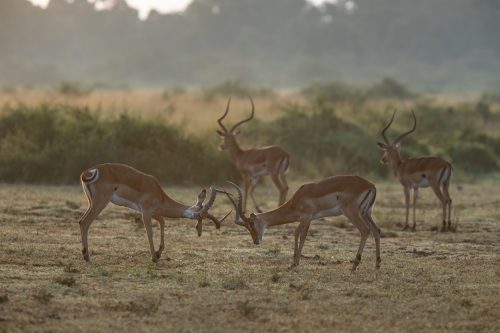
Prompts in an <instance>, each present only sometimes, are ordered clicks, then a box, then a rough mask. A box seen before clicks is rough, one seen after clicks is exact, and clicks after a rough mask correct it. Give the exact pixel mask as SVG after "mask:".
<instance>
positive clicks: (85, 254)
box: [82, 249, 90, 262]
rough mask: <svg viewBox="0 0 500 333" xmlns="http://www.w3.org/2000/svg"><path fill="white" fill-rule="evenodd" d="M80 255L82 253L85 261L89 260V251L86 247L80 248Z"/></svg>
mask: <svg viewBox="0 0 500 333" xmlns="http://www.w3.org/2000/svg"><path fill="white" fill-rule="evenodd" d="M82 255H83V260H85V261H86V262H89V261H90V257H89V253H88V251H87V249H82Z"/></svg>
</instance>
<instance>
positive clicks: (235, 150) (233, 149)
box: [226, 135, 243, 161]
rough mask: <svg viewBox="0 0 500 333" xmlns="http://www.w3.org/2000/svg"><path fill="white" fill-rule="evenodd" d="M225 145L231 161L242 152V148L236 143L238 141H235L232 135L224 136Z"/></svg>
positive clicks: (236, 158)
mask: <svg viewBox="0 0 500 333" xmlns="http://www.w3.org/2000/svg"><path fill="white" fill-rule="evenodd" d="M226 145H227V151H228V152H229V155H230V156H231V159H232V160H233V161H236V160H238V157H239V156H240V155H241V153H243V150H242V149H241V148H240V146H239V145H238V142H236V138H235V137H234V136H232V135H231V136H228V137H226Z"/></svg>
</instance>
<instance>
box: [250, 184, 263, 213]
mask: <svg viewBox="0 0 500 333" xmlns="http://www.w3.org/2000/svg"><path fill="white" fill-rule="evenodd" d="M259 180H260V177H252V178H250V188H249V190H248V192H249V193H250V197H251V198H252V202H253V205H254V206H255V210H257V212H258V213H262V210H261V209H260V208H259V205H257V200H255V197H254V195H253V190H255V186H257V184H258V183H259Z"/></svg>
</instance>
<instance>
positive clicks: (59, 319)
mask: <svg viewBox="0 0 500 333" xmlns="http://www.w3.org/2000/svg"><path fill="white" fill-rule="evenodd" d="M298 185H299V184H293V186H292V190H294V189H296V188H297V187H298ZM499 185H500V181H495V182H484V183H477V184H460V188H458V187H456V186H455V185H454V186H453V188H452V191H451V194H452V197H453V199H454V212H453V222H454V224H456V225H457V232H451V233H440V232H439V231H438V227H439V226H440V216H441V208H440V206H439V205H438V200H437V198H435V197H434V195H433V193H432V192H431V191H430V190H423V191H421V195H420V199H419V203H418V207H419V208H418V211H417V218H418V221H417V231H416V232H406V231H404V232H403V231H401V227H402V222H403V219H404V204H403V203H404V200H403V193H402V188H401V187H400V186H399V185H398V184H396V182H395V181H391V182H386V183H380V184H378V185H377V193H378V198H377V202H376V204H375V211H374V214H373V215H374V218H375V221H376V222H377V223H378V224H379V226H380V227H381V228H382V232H383V238H382V241H381V249H382V267H381V268H380V270H375V253H374V252H375V250H374V244H373V238H370V239H369V240H368V242H367V246H366V248H365V252H364V254H363V260H362V262H361V264H360V266H359V267H358V271H356V272H355V273H351V271H350V268H351V263H350V261H351V260H352V259H353V258H354V256H355V252H356V249H357V246H358V243H359V233H358V231H357V230H356V229H354V228H353V227H352V225H351V224H350V223H349V222H348V221H347V220H346V219H345V218H343V217H337V218H327V219H326V220H323V221H315V222H313V224H312V226H311V228H310V230H309V235H308V237H307V239H306V243H305V247H304V251H303V255H304V257H303V258H302V261H301V264H300V266H299V267H297V268H294V269H289V266H290V264H291V262H292V253H293V230H294V228H295V226H296V225H297V224H289V225H284V226H279V227H276V228H272V229H269V230H268V231H267V233H266V235H265V236H264V239H263V243H262V244H261V245H259V246H256V245H254V244H253V243H252V241H251V237H250V235H249V234H248V232H247V231H246V229H244V228H242V227H239V226H237V225H235V224H234V223H232V220H230V221H227V222H226V223H225V225H223V227H222V228H221V229H219V230H216V229H215V228H214V226H213V225H212V224H211V222H208V221H207V222H205V224H204V231H203V235H202V237H198V236H197V234H196V230H195V224H196V223H195V221H192V220H186V219H183V220H170V221H168V222H167V227H166V249H165V251H164V254H163V257H162V258H161V259H160V261H159V263H157V264H153V263H152V262H151V259H150V254H149V247H148V244H147V239H146V233H145V230H144V227H143V226H142V224H141V221H140V220H138V219H136V214H134V213H133V212H132V211H130V210H127V209H125V208H121V207H116V206H114V207H111V205H110V206H108V208H107V209H105V210H104V212H103V213H102V214H101V216H100V217H99V219H98V220H97V221H95V222H94V224H93V225H92V227H91V228H90V233H89V247H90V253H91V262H90V263H86V262H85V261H84V260H83V259H82V256H81V252H80V251H81V240H80V231H79V227H78V219H79V218H80V216H81V215H82V214H83V212H84V211H85V209H86V205H87V203H86V199H85V197H84V195H83V193H82V190H81V188H80V187H78V186H67V187H63V186H59V187H56V186H53V187H51V186H28V185H1V186H0V332H98V331H115V332H236V331H241V332H285V331H287V332H288V331H296V332H320V331H325V332H331V331H358V332H360V331H366V332H376V331H384V332H386V331H398V332H400V331H413V332H430V331H451V332H459V331H467V332H498V331H500V190H499ZM165 190H166V191H167V192H168V193H169V194H170V195H171V196H172V197H174V198H176V199H178V200H180V201H183V202H185V203H193V202H194V200H195V198H196V195H197V193H198V191H199V188H196V187H188V188H167V187H165ZM256 194H257V195H258V198H259V201H261V202H263V203H264V204H263V207H264V208H265V209H270V208H272V207H274V205H275V204H276V199H277V193H276V192H275V190H274V189H273V188H271V187H263V188H258V190H257V191H256ZM67 201H70V202H72V203H76V204H77V205H78V206H79V207H78V208H75V207H70V206H72V205H71V204H70V206H68V204H67ZM229 209H230V206H229V203H228V201H227V199H225V198H222V197H219V198H218V199H217V201H216V204H215V207H214V209H213V210H212V211H213V212H214V213H215V214H216V215H218V216H221V215H222V214H223V212H226V211H228V210H229ZM154 237H155V246H156V247H157V246H158V243H159V232H158V228H157V227H156V228H155V230H154Z"/></svg>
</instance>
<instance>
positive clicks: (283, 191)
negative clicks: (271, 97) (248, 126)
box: [217, 97, 290, 212]
mask: <svg viewBox="0 0 500 333" xmlns="http://www.w3.org/2000/svg"><path fill="white" fill-rule="evenodd" d="M230 103H231V98H229V99H228V101H227V107H226V112H224V114H223V115H222V117H220V118H219V119H218V120H217V122H218V123H219V125H220V127H221V129H222V131H220V130H217V133H218V134H219V135H220V136H221V137H222V140H223V142H222V144H221V145H220V149H221V150H226V151H227V152H229V155H230V156H231V159H232V160H233V163H234V164H235V165H236V168H237V169H238V171H239V173H240V174H241V176H242V178H243V181H244V184H245V196H244V198H243V211H246V208H247V198H248V195H249V194H250V196H251V197H252V201H253V204H254V206H255V209H256V210H257V211H258V212H261V210H260V208H259V206H258V205H257V202H256V200H255V197H254V196H253V191H254V189H255V186H256V185H257V183H258V182H259V180H260V177H262V176H266V175H268V174H269V175H270V176H271V179H272V180H273V183H274V185H275V186H276V187H277V188H278V190H279V192H280V198H279V205H281V204H283V203H284V202H285V200H286V195H287V193H288V184H287V182H286V179H285V173H286V172H287V171H288V167H289V165H290V155H289V154H288V153H287V152H286V151H285V150H284V149H283V148H280V147H278V146H267V147H261V148H253V149H248V150H243V149H241V148H240V146H239V145H238V143H237V142H236V135H237V134H238V133H235V130H236V129H237V128H238V126H240V125H241V124H243V123H246V122H247V121H250V120H252V118H253V116H254V112H255V106H254V104H253V100H252V98H251V97H250V103H252V114H251V115H250V117H249V118H247V119H244V120H242V121H240V122H238V123H236V125H234V126H233V127H232V128H231V129H230V130H229V131H228V130H227V129H226V127H225V126H224V125H223V124H222V120H223V119H224V118H225V117H226V116H227V113H228V112H229V104H230Z"/></svg>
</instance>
